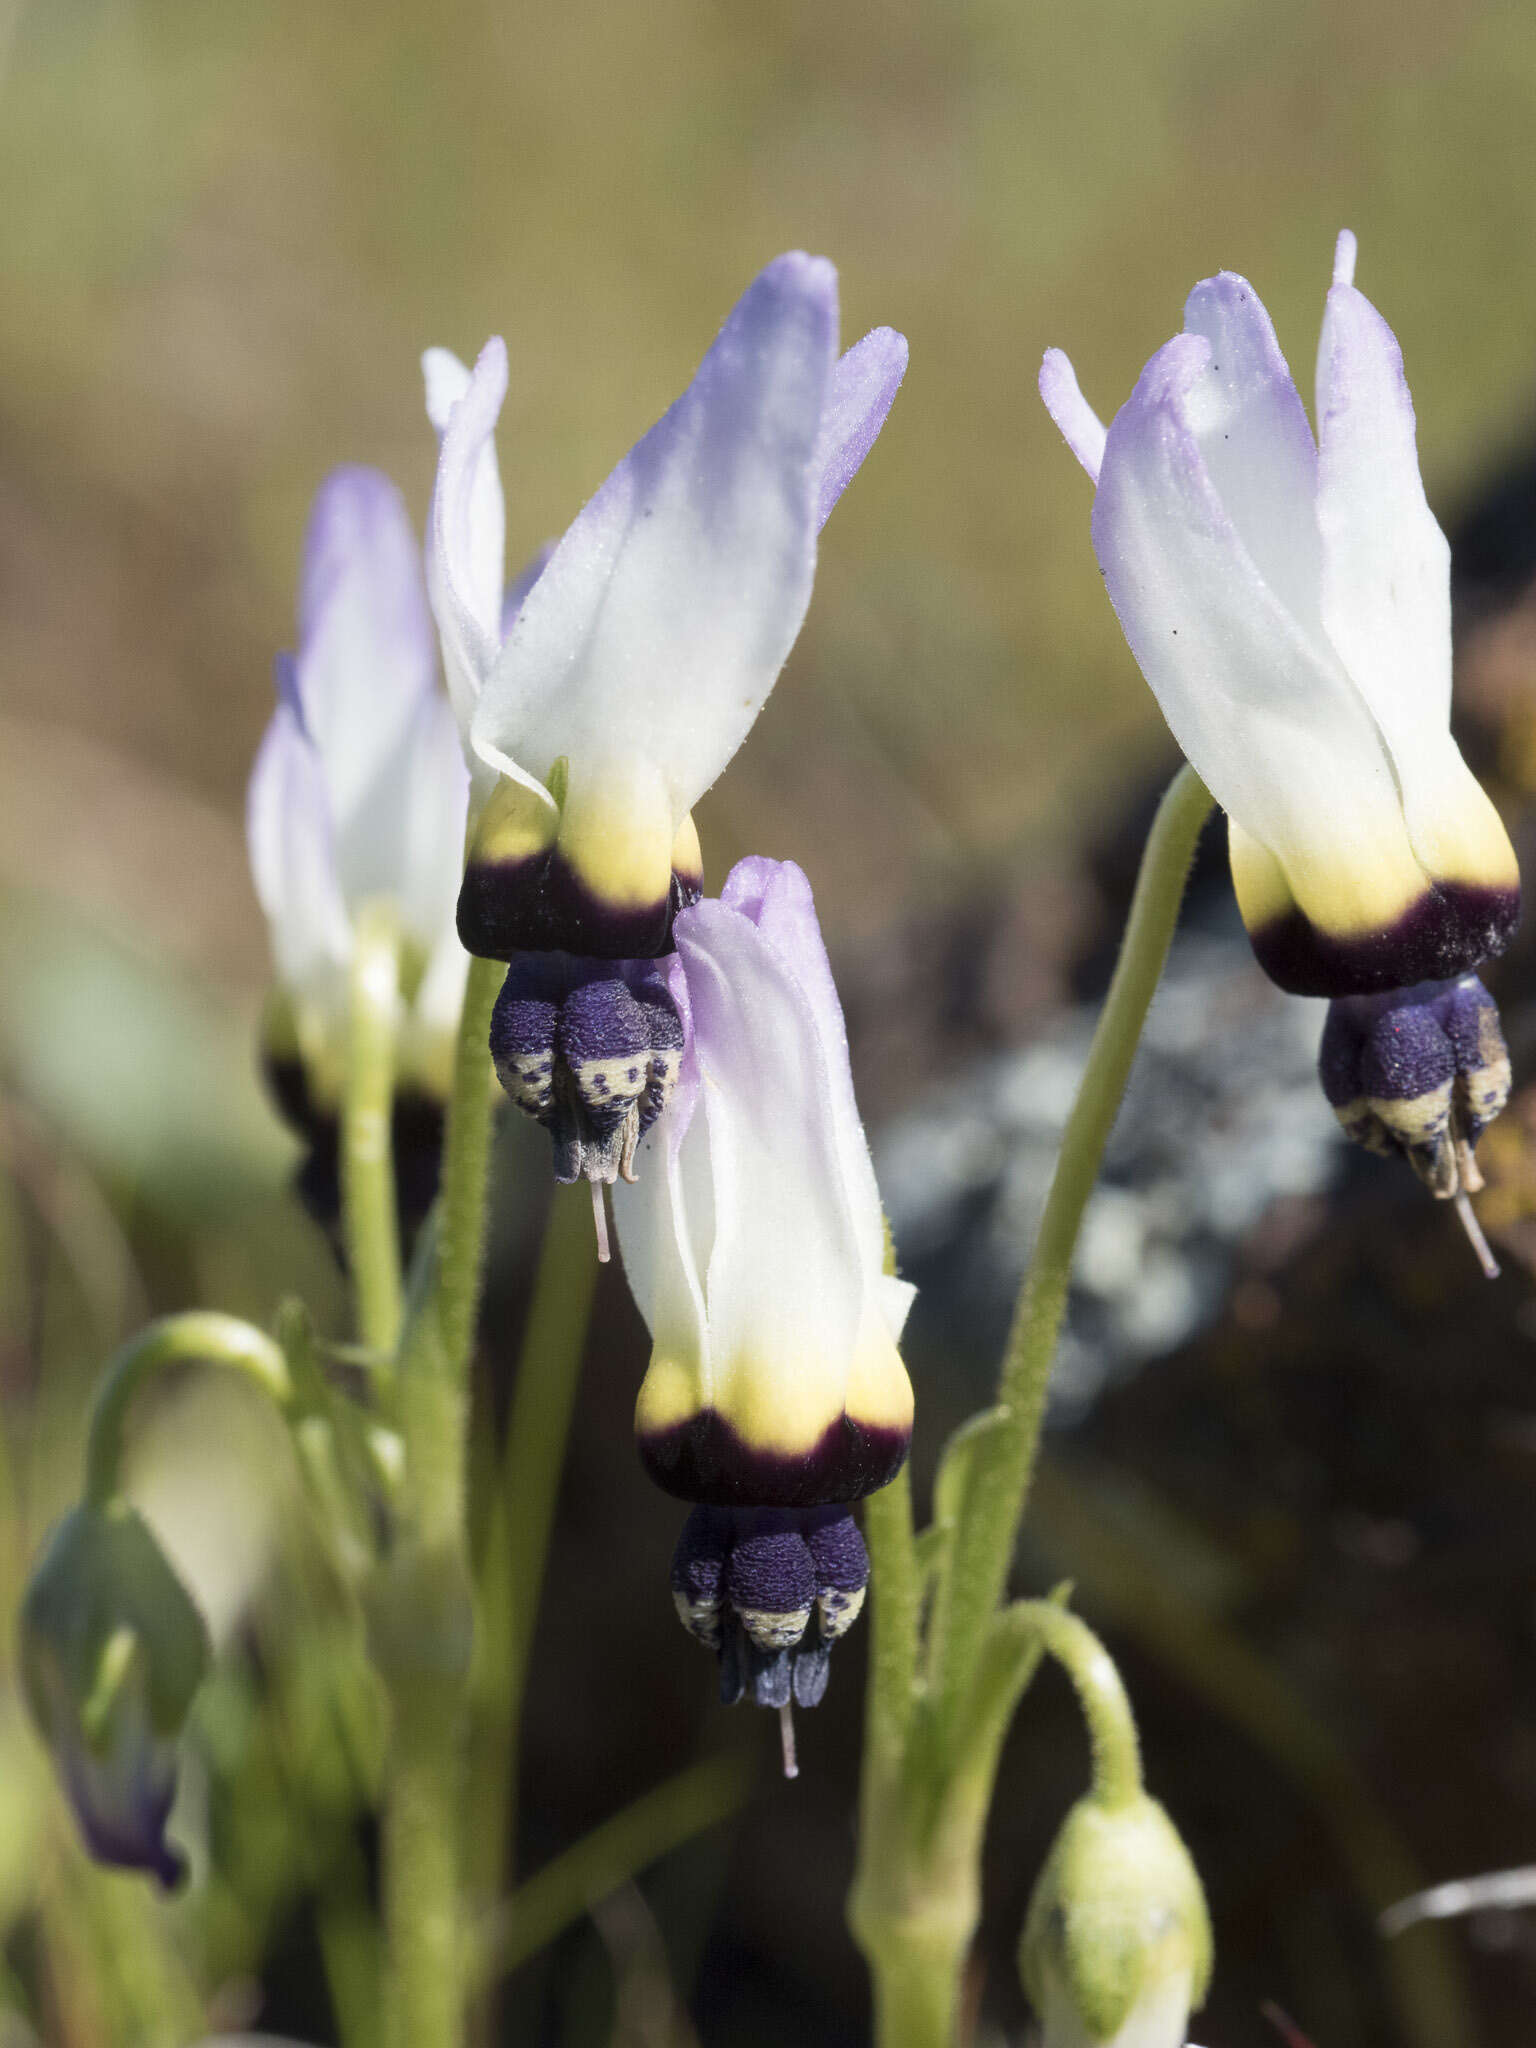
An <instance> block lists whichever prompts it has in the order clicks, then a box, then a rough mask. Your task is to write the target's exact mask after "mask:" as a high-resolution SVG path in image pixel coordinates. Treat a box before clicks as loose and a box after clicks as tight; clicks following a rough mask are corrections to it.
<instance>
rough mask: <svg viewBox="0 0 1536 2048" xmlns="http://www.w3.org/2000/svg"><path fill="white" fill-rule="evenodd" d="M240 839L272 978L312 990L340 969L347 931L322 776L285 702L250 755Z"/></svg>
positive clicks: (347, 944) (315, 754)
mask: <svg viewBox="0 0 1536 2048" xmlns="http://www.w3.org/2000/svg"><path fill="white" fill-rule="evenodd" d="M246 837H247V840H248V843H249V846H250V854H251V873H252V875H253V877H254V879H255V883H256V894H257V897H258V899H259V901H260V903H261V907H262V909H263V910H264V911H265V912H266V915H267V921H268V924H269V926H270V927H271V934H272V951H273V955H274V958H275V961H276V966H277V971H278V978H279V980H280V981H282V982H283V983H285V984H286V985H287V986H288V987H290V988H294V989H314V988H317V987H319V986H320V985H321V984H322V983H324V982H325V981H326V980H327V978H328V977H330V976H331V975H332V974H333V973H334V972H335V971H336V970H337V969H338V968H342V967H344V965H345V962H346V959H347V955H348V952H349V950H350V947H351V928H350V926H349V924H348V921H347V913H346V906H345V904H344V902H343V900H342V894H341V885H340V881H339V878H338V875H337V870H336V853H335V835H334V829H333V826H332V821H331V813H330V804H329V799H328V796H327V793H326V784H325V775H324V772H323V770H322V768H321V764H320V757H319V754H318V752H317V751H316V749H315V747H314V746H313V745H312V744H311V742H310V741H309V739H308V738H307V737H306V735H305V733H304V731H303V729H302V728H301V726H300V724H299V720H298V715H297V713H296V712H295V710H294V708H293V706H292V705H291V704H290V703H286V702H285V703H282V704H280V705H279V706H278V709H277V712H276V714H275V716H274V717H273V720H272V723H271V724H270V725H269V726H268V727H267V730H266V734H265V737H264V738H263V740H262V743H261V746H260V749H259V750H258V752H257V755H256V765H255V767H254V768H253V770H252V771H251V782H250V789H249V792H248V795H247V799H246Z"/></svg>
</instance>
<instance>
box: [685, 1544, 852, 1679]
mask: <svg viewBox="0 0 1536 2048" xmlns="http://www.w3.org/2000/svg"><path fill="white" fill-rule="evenodd" d="M868 1583H869V1555H868V1552H867V1551H866V1550H865V1548H864V1539H863V1537H862V1536H861V1535H860V1534H859V1530H858V1525H857V1524H856V1523H855V1521H854V1519H853V1516H852V1514H851V1513H850V1512H849V1510H848V1509H847V1508H846V1507H822V1508H802V1509H795V1508H719V1507H698V1508H695V1509H694V1511H693V1513H692V1514H691V1515H690V1516H689V1517H688V1520H687V1521H686V1523H685V1524H684V1525H683V1533H682V1535H681V1536H680V1537H679V1539H678V1545H677V1549H676V1552H675V1553H674V1555H673V1559H672V1597H673V1600H674V1602H675V1603H676V1606H677V1611H678V1616H679V1619H680V1620H681V1621H682V1624H683V1626H684V1627H685V1628H686V1629H687V1630H688V1631H689V1633H690V1634H691V1635H694V1636H696V1637H697V1638H698V1639H699V1641H700V1642H701V1643H703V1644H704V1645H705V1646H706V1647H707V1648H709V1649H712V1650H713V1651H715V1653H716V1655H717V1656H718V1657H719V1660H720V1697H721V1700H722V1702H723V1703H724V1704H725V1705H726V1706H734V1705H735V1704H736V1702H737V1701H738V1700H740V1699H743V1698H745V1697H746V1696H747V1695H749V1694H750V1696H751V1698H752V1700H753V1701H754V1703H755V1704H756V1705H758V1706H760V1707H785V1706H788V1705H789V1703H790V1701H791V1700H793V1701H794V1702H795V1703H796V1704H797V1705H799V1706H802V1707H814V1706H815V1705H816V1704H817V1702H818V1701H819V1700H820V1699H821V1696H822V1694H823V1693H824V1692H825V1691H826V1689H827V1675H828V1667H829V1664H830V1660H831V1654H832V1645H833V1643H834V1642H835V1641H836V1640H837V1638H838V1637H839V1636H840V1635H842V1634H843V1633H844V1631H845V1630H846V1629H848V1628H849V1627H850V1626H851V1625H852V1623H853V1622H854V1620H855V1619H856V1618H857V1616H858V1612H859V1609H860V1607H861V1606H862V1605H863V1601H864V1590H865V1587H866V1586H867V1585H868Z"/></svg>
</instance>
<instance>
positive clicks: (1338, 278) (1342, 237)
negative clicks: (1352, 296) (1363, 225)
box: [1333, 228, 1360, 284]
mask: <svg viewBox="0 0 1536 2048" xmlns="http://www.w3.org/2000/svg"><path fill="white" fill-rule="evenodd" d="M1359 248H1360V245H1359V243H1358V241H1357V240H1356V238H1355V231H1354V229H1353V228H1340V230H1339V239H1338V240H1337V242H1335V243H1334V245H1333V281H1334V283H1335V284H1353V283H1354V281H1355V258H1356V256H1357V255H1358V254H1359Z"/></svg>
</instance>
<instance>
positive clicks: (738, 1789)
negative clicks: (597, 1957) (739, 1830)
mask: <svg viewBox="0 0 1536 2048" xmlns="http://www.w3.org/2000/svg"><path fill="white" fill-rule="evenodd" d="M756 1769H757V1765H756V1760H755V1758H754V1756H752V1755H751V1754H749V1753H745V1752H736V1753H733V1754H728V1755H725V1756H717V1757H709V1758H707V1759H706V1760H705V1761H704V1762H703V1763H698V1764H692V1765H690V1766H689V1768H688V1769H687V1770H685V1771H679V1773H678V1774H677V1776H676V1777H675V1778H669V1779H668V1780H667V1781H666V1783H665V1784H662V1785H658V1786H657V1787H656V1788H655V1790H654V1791H651V1792H647V1793H645V1794H644V1796H643V1797H642V1798H639V1799H637V1800H636V1801H635V1802H634V1804H633V1805H632V1806H626V1807H625V1808H624V1809H623V1811H622V1812H620V1813H616V1814H615V1815H614V1816H613V1818H612V1819H611V1820H605V1821H604V1822H603V1823H602V1825H601V1826H600V1827H596V1828H594V1829H593V1830H592V1832H591V1834H589V1835H585V1836H583V1838H582V1839H581V1841H579V1842H577V1843H576V1844H575V1846H574V1847H573V1848H570V1849H567V1850H566V1851H565V1853H564V1854H563V1855H560V1856H557V1857H556V1858H555V1859H554V1861H553V1862H551V1863H546V1864H545V1866H544V1868H543V1869H542V1870H541V1871H539V1873H538V1874H537V1876H535V1877H531V1878H530V1879H529V1880H528V1882H527V1883H526V1884H525V1885H521V1886H519V1888H518V1889H517V1890H516V1891H515V1892H514V1893H513V1894H512V1896H511V1898H510V1899H508V1900H506V1901H505V1903H504V1904H502V1905H501V1906H498V1907H497V1908H496V1909H495V1910H494V1911H493V1912H491V1913H489V1914H488V1915H487V1916H486V1918H485V1920H484V1921H483V1923H482V1924H481V1926H480V1927H479V1928H477V1929H476V1932H475V1937H474V1954H473V1957H472V1959H471V1963H470V1970H471V1973H472V1975H473V1977H474V1979H475V1982H476V1985H477V1988H483V1987H485V1986H487V1985H489V1984H490V1983H492V1982H494V1981H495V1980H496V1979H498V1978H501V1977H505V1976H507V1975H508V1974H509V1973H510V1972H511V1971H513V1970H515V1969H516V1968H517V1966H518V1964H519V1963H522V1962H526V1961H527V1959H528V1957H529V1956H531V1955H536V1954H537V1953H538V1951H539V1950H540V1949H541V1948H545V1947H547V1946H548V1944H549V1943H550V1942H552V1941H553V1940H554V1939H555V1937H556V1935H558V1934H560V1933H562V1932H563V1931H564V1929H565V1928H567V1927H569V1926H570V1924H571V1922H572V1921H573V1920H576V1919H578V1918H579V1917H580V1916H581V1915H582V1914H583V1913H585V1912H587V1911H589V1910H590V1908H591V1907H593V1906H595V1905H597V1904H599V1903H600V1902H601V1901H602V1900H603V1899H605V1898H607V1897H609V1896H610V1895H611V1894H612V1893H613V1892H615V1891H617V1890H618V1888H619V1886H620V1885H623V1884H627V1883H628V1882H629V1881H630V1879H631V1878H634V1877H637V1876H638V1875H639V1873H640V1872H641V1871H642V1870H644V1869H645V1868H646V1866H647V1865H648V1864H651V1863H654V1862H656V1861H657V1859H658V1858H659V1857H662V1856H665V1855H666V1854H667V1852H668V1851H669V1850H671V1849H675V1848H678V1847H679V1846H680V1845H681V1844H682V1843H684V1842H687V1841H691V1840H692V1838H693V1837H694V1836H695V1835H700V1834H702V1833H703V1832H704V1830H705V1829H706V1828H712V1827H716V1826H718V1825H719V1823H720V1822H721V1821H723V1820H729V1819H730V1817H731V1815H732V1814H733V1813H735V1812H736V1811H737V1810H738V1809H739V1808H740V1807H741V1806H742V1804H743V1803H744V1802H745V1800H746V1797H747V1794H748V1792H749V1791H750V1790H751V1786H752V1780H753V1777H754V1776H755V1774H756Z"/></svg>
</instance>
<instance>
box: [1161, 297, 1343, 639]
mask: <svg viewBox="0 0 1536 2048" xmlns="http://www.w3.org/2000/svg"><path fill="white" fill-rule="evenodd" d="M1184 328H1185V332H1186V333H1189V334H1199V335H1202V336H1204V338H1205V340H1206V341H1207V342H1209V344H1210V362H1209V364H1208V366H1207V368H1206V369H1205V370H1204V371H1203V372H1202V373H1201V374H1200V375H1199V376H1198V377H1195V378H1193V379H1192V380H1191V381H1190V384H1189V386H1188V388H1187V391H1186V393H1185V395H1184V399H1183V410H1184V416H1185V418H1186V420H1187V421H1188V424H1189V429H1190V431H1191V433H1192V434H1193V435H1194V437H1195V441H1196V443H1197V445H1198V447H1199V450H1200V454H1201V457H1202V459H1203V461H1204V464H1205V471H1206V475H1207V476H1208V477H1209V478H1210V481H1211V486H1212V488H1213V489H1214V490H1215V493H1216V495H1217V497H1218V498H1219V499H1220V500H1221V503H1222V507H1223V509H1224V510H1225V512H1226V515H1227V517H1228V518H1229V519H1230V520H1231V522H1232V524H1233V526H1235V527H1236V529H1237V532H1238V536H1239V538H1240V539H1241V541H1242V543H1243V545H1244V547H1245V548H1246V549H1247V551H1248V553H1249V554H1250V555H1251V556H1252V558H1253V561H1254V565H1255V566H1256V567H1257V569H1258V571H1259V573H1260V575H1261V576H1263V578H1264V579H1265V581H1266V582H1267V583H1268V584H1269V586H1270V588H1271V589H1272V590H1273V591H1274V593H1275V595H1276V596H1277V597H1278V598H1279V599H1280V601H1281V603H1282V604H1284V605H1285V606H1286V607H1287V608H1288V609H1289V611H1290V612H1291V614H1292V616H1293V617H1294V618H1295V620H1296V622H1297V624H1298V625H1299V626H1300V627H1301V628H1302V630H1303V631H1304V632H1305V633H1306V634H1307V635H1308V636H1309V638H1311V639H1312V640H1314V641H1315V642H1317V643H1319V645H1321V643H1322V641H1323V622H1322V614H1321V610H1320V596H1321V590H1322V542H1321V539H1320V537H1319V535H1318V530H1317V510H1316V502H1315V501H1316V496H1317V448H1316V444H1315V443H1314V442H1313V439H1312V429H1311V427H1310V426H1309V425H1308V423H1307V413H1306V408H1305V406H1303V404H1302V402H1301V399H1300V397H1299V395H1298V393H1297V390H1296V385H1295V382H1294V380H1293V379H1292V377H1291V373H1290V370H1289V369H1288V367H1287V366H1286V360H1285V357H1284V356H1283V355H1282V354H1281V353H1280V344H1279V342H1278V340H1277V339H1276V337H1275V330H1274V327H1273V325H1272V324H1271V321H1270V317H1269V315H1268V313H1267V312H1266V311H1265V310H1264V306H1263V304H1262V302H1261V301H1260V298H1259V295H1258V293H1257V292H1256V291H1255V290H1254V288H1253V286H1252V285H1251V284H1249V282H1248V280H1247V279H1246V278H1245V277H1238V276H1236V275H1235V274H1234V273H1233V272H1231V271H1226V270H1224V271H1223V272H1222V273H1221V275H1220V276H1219V277H1208V278H1206V279H1205V280H1204V282H1203V283H1201V284H1197V285H1196V286H1195V288H1194V290H1193V291H1192V292H1191V293H1190V295H1189V298H1188V300H1187V302H1186V304H1185V307H1184Z"/></svg>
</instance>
